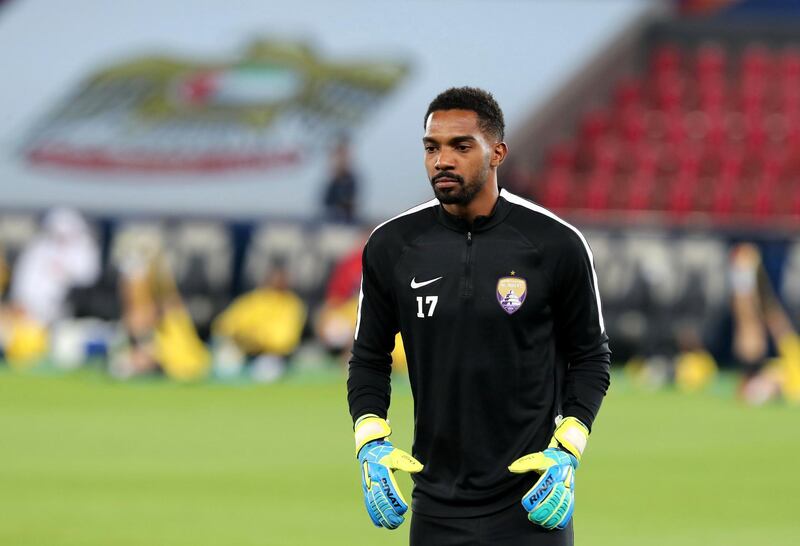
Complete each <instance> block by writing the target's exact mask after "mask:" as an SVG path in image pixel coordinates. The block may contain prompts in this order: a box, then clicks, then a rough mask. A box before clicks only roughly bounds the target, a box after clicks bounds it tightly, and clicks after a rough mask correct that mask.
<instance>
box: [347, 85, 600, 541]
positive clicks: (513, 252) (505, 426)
mask: <svg viewBox="0 0 800 546" xmlns="http://www.w3.org/2000/svg"><path fill="white" fill-rule="evenodd" d="M424 123H425V135H424V138H423V152H424V157H425V167H426V170H427V172H428V177H429V180H430V183H431V186H432V189H433V192H434V196H435V199H432V200H430V201H428V202H427V203H423V204H421V205H419V206H417V207H414V208H412V209H410V210H408V211H406V212H405V213H403V214H401V215H399V216H397V217H395V218H393V219H391V220H389V221H387V222H385V223H384V224H382V225H380V226H378V227H377V228H376V229H375V231H373V233H372V235H371V236H370V238H369V240H368V241H367V244H366V246H365V248H364V252H363V257H362V263H363V268H362V282H361V293H360V296H359V310H358V319H357V324H356V333H355V342H354V345H353V355H352V358H351V360H350V368H349V378H348V402H349V406H350V413H351V415H352V417H353V422H354V432H355V453H356V456H357V458H358V462H359V470H360V478H361V488H362V492H363V495H364V504H365V507H366V512H367V514H368V516H369V518H370V519H371V521H372V523H373V524H374V525H375V526H377V527H381V528H385V529H396V528H398V527H399V526H400V525H401V524H402V523H403V521H404V519H405V518H406V517H407V515H408V514H407V512H408V510H409V503H408V502H407V500H406V499H405V498H404V497H403V496H402V494H401V492H400V490H399V489H398V487H397V483H396V481H395V477H394V473H395V471H403V472H409V473H411V476H412V478H413V480H414V490H413V495H412V499H411V503H410V508H412V509H413V512H414V517H413V519H412V520H411V525H410V542H411V544H412V546H427V545H430V546H443V545H471V544H491V545H492V546H525V545H536V546H545V545H553V546H561V545H571V544H573V530H572V520H573V514H574V512H575V510H576V509H575V483H576V470H578V467H579V463H580V462H581V458H582V455H583V452H584V449H585V447H586V444H587V440H588V437H589V432H590V430H591V427H592V423H593V421H594V418H595V416H596V415H597V412H598V410H599V408H600V404H601V402H602V399H603V397H604V396H605V393H606V390H607V389H608V385H609V371H608V370H609V363H610V358H611V356H610V351H609V349H608V337H607V336H606V334H605V328H604V325H603V316H602V312H601V306H600V298H599V295H598V290H597V278H596V275H595V271H594V264H593V259H592V254H591V250H590V249H589V246H588V244H587V242H586V240H585V239H584V237H583V235H581V233H580V232H579V231H578V230H577V229H575V228H574V227H572V226H571V225H569V224H567V223H566V222H564V221H563V220H561V219H560V218H558V217H557V216H555V215H554V214H553V213H551V212H550V211H548V210H546V209H543V208H542V207H539V206H538V205H536V204H534V203H531V202H529V201H526V200H524V199H522V198H520V197H517V196H516V195H514V194H512V193H510V192H508V191H507V190H505V189H503V190H501V189H499V188H498V185H497V184H498V182H497V169H498V167H499V165H500V164H501V163H502V162H503V160H504V159H505V157H506V153H507V147H506V144H505V143H504V142H503V131H504V123H503V114H502V112H501V110H500V108H499V106H498V105H497V103H496V102H495V100H494V98H493V97H492V95H491V94H489V93H487V92H486V91H483V90H480V89H475V88H470V87H463V88H454V89H449V90H447V91H445V92H444V93H442V94H440V95H439V96H438V97H436V99H434V101H433V102H432V103H431V104H430V106H429V108H428V112H427V113H426V115H425V122H424ZM398 331H399V332H400V333H401V334H402V339H403V344H404V347H405V351H406V355H407V360H408V374H409V379H410V382H411V390H412V394H413V396H414V424H415V429H414V444H413V446H412V447H411V449H410V450H409V451H410V452H406V451H403V450H402V449H400V448H401V447H402V448H405V449H408V446H398V447H395V446H394V445H393V444H392V442H391V440H390V434H391V428H390V426H389V423H388V421H387V413H388V409H389V399H390V371H391V358H390V353H391V351H392V348H393V346H394V339H395V334H396V332H398Z"/></svg>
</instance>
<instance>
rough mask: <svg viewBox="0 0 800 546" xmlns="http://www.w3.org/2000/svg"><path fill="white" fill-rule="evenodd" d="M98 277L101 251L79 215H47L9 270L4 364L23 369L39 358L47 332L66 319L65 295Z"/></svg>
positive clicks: (45, 345)
mask: <svg viewBox="0 0 800 546" xmlns="http://www.w3.org/2000/svg"><path fill="white" fill-rule="evenodd" d="M99 276H100V251H99V249H98V246H97V243H96V241H95V240H94V237H93V236H92V233H91V229H90V228H89V225H88V224H87V223H86V220H85V219H84V218H83V216H81V215H80V213H78V212H77V211H74V210H71V209H65V208H58V209H54V210H51V211H50V212H48V213H47V214H46V215H45V217H44V219H43V222H42V227H41V231H40V233H39V234H38V235H37V236H36V237H35V238H34V239H33V240H32V241H31V242H30V243H29V244H28V245H27V246H26V247H25V249H24V250H23V251H22V253H21V254H20V256H19V258H18V259H17V262H16V263H15V264H14V266H13V273H12V276H11V287H10V307H9V309H7V310H6V312H5V313H4V316H5V318H4V319H3V320H2V322H0V330H2V332H0V338H1V339H0V343H2V344H3V346H4V352H5V356H6V359H7V360H8V362H9V363H10V364H11V365H12V366H25V365H30V364H32V363H35V362H36V361H38V360H39V359H41V358H42V357H43V356H44V355H45V353H46V352H47V349H48V330H49V329H50V328H52V327H53V326H55V325H56V323H57V322H58V321H60V320H61V319H63V318H65V317H66V316H68V310H67V308H66V301H67V296H68V294H69V291H70V290H71V289H73V288H76V287H84V286H90V285H91V284H93V283H94V282H96V281H97V279H98V277H99Z"/></svg>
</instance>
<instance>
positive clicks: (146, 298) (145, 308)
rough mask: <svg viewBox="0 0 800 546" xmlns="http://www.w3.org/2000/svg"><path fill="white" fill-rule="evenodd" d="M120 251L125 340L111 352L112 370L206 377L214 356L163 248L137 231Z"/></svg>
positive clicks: (121, 373)
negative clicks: (137, 234)
mask: <svg viewBox="0 0 800 546" xmlns="http://www.w3.org/2000/svg"><path fill="white" fill-rule="evenodd" d="M120 253H121V256H119V257H118V263H119V275H120V278H119V292H120V299H121V302H122V325H123V329H124V332H125V339H124V341H123V342H122V343H121V344H120V345H119V346H118V347H116V349H115V350H114V352H113V354H112V357H111V361H110V371H111V374H112V375H114V376H115V377H117V378H120V379H128V378H131V377H134V376H137V375H141V374H146V373H150V372H155V371H162V372H163V373H165V374H166V375H167V376H168V377H170V378H172V379H177V380H181V381H191V380H197V379H200V378H202V377H204V376H205V375H206V373H207V371H208V368H209V365H210V355H209V352H208V350H207V349H206V347H205V345H204V344H203V342H202V341H201V340H200V338H199V336H198V335H197V330H196V328H195V325H194V323H193V322H192V318H191V316H190V315H189V312H188V311H187V310H186V306H185V305H184V303H183V300H182V298H181V295H180V292H179V291H178V289H177V287H176V285H175V279H174V276H173V275H172V272H171V271H170V268H169V266H168V265H167V263H166V260H165V259H164V257H163V253H162V249H161V248H160V247H159V246H158V245H157V244H156V243H153V242H152V241H148V240H145V239H141V238H138V237H137V236H136V235H135V234H132V235H131V236H129V237H128V238H127V239H126V240H125V241H124V242H123V243H121V244H120Z"/></svg>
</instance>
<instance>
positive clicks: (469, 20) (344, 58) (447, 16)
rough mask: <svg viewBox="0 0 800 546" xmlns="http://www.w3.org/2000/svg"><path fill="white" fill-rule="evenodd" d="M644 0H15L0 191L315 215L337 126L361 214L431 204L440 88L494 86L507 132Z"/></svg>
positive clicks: (103, 203) (72, 200) (35, 203)
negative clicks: (428, 140) (433, 125)
mask: <svg viewBox="0 0 800 546" xmlns="http://www.w3.org/2000/svg"><path fill="white" fill-rule="evenodd" d="M650 4H651V3H650V2H642V1H640V0H618V1H615V2H608V3H607V2H603V3H594V2H582V1H577V0H573V1H560V2H512V1H503V2H494V3H492V4H491V5H489V4H486V3H485V2H478V1H462V2H421V1H409V2H400V3H386V2H378V3H376V2H369V1H364V0H354V1H350V2H346V3H331V2H323V1H320V0H302V1H298V2H292V3H289V4H286V3H280V4H278V3H274V2H262V1H255V0H247V1H244V2H237V3H236V8H235V9H232V8H231V6H230V4H229V3H225V2H222V1H220V0H204V1H200V2H192V3H191V4H190V5H187V4H186V3H183V2H167V3H164V2H157V1H156V0H142V1H139V2H132V3H125V4H110V3H107V2H102V1H99V0H82V1H77V2H73V3H71V4H70V8H69V9H67V10H60V11H59V13H58V15H57V16H55V15H54V13H53V6H52V3H51V2H46V1H44V0H28V1H20V2H12V3H11V4H9V5H8V6H7V7H6V9H4V10H3V13H2V17H0V62H2V64H3V66H4V67H5V68H6V71H7V73H9V74H13V77H10V78H8V79H7V80H6V81H4V85H3V86H2V87H0V105H1V106H0V115H2V119H3V124H2V125H1V126H0V194H2V202H1V203H0V204H1V205H2V206H3V207H4V208H16V209H26V208H36V209H43V208H47V207H50V206H54V205H62V206H74V207H77V208H79V209H81V210H84V211H90V212H91V211H94V212H102V213H118V212H127V213H130V212H134V213H135V212H149V213H158V214H161V213H177V214H186V213H193V214H203V215H216V216H228V217H231V216H242V215H261V214H273V215H274V214H281V215H294V216H297V215H302V216H306V217H307V216H309V215H311V214H313V213H314V212H316V209H317V208H318V207H319V201H320V193H321V186H322V183H323V182H324V178H325V173H326V168H327V165H328V152H329V151H330V150H331V149H333V148H334V147H335V146H336V145H337V143H338V141H339V140H341V139H347V140H348V141H349V142H350V144H351V146H352V148H353V156H354V163H355V164H356V165H358V171H359V173H358V174H359V178H360V180H362V181H363V185H362V187H361V191H360V194H359V199H360V207H359V208H360V209H361V210H363V211H365V213H364V216H365V217H366V218H368V219H370V220H372V219H380V218H385V217H387V216H389V215H392V214H396V213H397V212H398V211H401V210H403V209H405V208H408V207H410V206H412V205H414V204H415V203H418V202H420V201H422V200H425V199H428V198H429V195H430V189H429V185H428V183H427V181H426V178H425V173H424V169H423V165H422V154H421V144H420V138H421V135H422V124H423V120H422V118H423V114H424V112H425V108H426V107H427V104H428V103H429V101H430V100H431V99H432V98H433V97H434V96H435V95H436V94H437V93H438V92H440V91H442V90H443V89H445V88H447V87H450V86H454V85H464V84H470V85H477V86H483V87H486V88H487V89H490V90H492V91H493V92H494V93H495V94H496V96H497V98H498V100H499V102H500V104H502V106H503V109H504V110H505V114H506V118H507V123H508V126H509V132H512V131H513V130H514V128H515V127H516V126H517V124H519V123H521V122H522V120H523V119H524V118H525V117H526V116H528V115H529V114H530V113H531V112H533V111H535V109H536V107H537V105H538V104H539V103H541V102H542V101H543V100H544V99H545V98H547V97H548V96H549V95H551V94H552V93H553V92H554V91H555V90H556V89H558V88H559V87H560V86H561V85H563V83H564V82H565V81H566V80H568V79H569V78H570V77H571V76H572V75H573V72H574V70H575V69H576V68H577V67H580V66H581V65H582V64H583V63H585V62H586V61H587V60H588V59H590V58H592V55H593V54H594V53H595V52H596V50H597V48H598V44H604V43H606V42H608V41H609V40H611V39H613V37H614V36H615V35H616V33H617V32H618V31H619V29H620V28H623V27H625V25H626V24H628V23H629V22H630V21H631V20H633V19H635V18H636V17H637V16H638V15H640V14H641V13H642V12H643V11H644V10H646V9H647V8H648V7H649V5H650ZM488 19H490V21H489V20H488ZM565 21H569V27H570V36H569V39H568V40H563V39H562V38H563V37H562V36H561V35H560V34H561V33H562V30H561V29H562V28H563V23H564V22H565ZM487 27H490V28H491V32H492V33H493V34H489V35H488V36H496V38H491V39H486V35H484V31H485V30H488V29H487ZM473 35H474V36H473ZM554 43H558V44H559V46H558V47H557V48H554V47H553V44H554ZM531 67H535V69H531ZM465 78H466V79H465ZM512 147H513V143H512Z"/></svg>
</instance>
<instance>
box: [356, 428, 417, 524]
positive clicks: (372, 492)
mask: <svg viewBox="0 0 800 546" xmlns="http://www.w3.org/2000/svg"><path fill="white" fill-rule="evenodd" d="M358 461H359V462H360V463H361V490H362V491H363V493H364V504H365V505H366V506H367V513H368V514H369V517H370V519H372V523H374V524H375V526H376V527H385V528H386V529H397V528H398V527H399V526H400V524H402V523H403V521H404V520H405V518H404V517H403V514H405V513H406V512H407V511H408V504H407V503H406V501H405V499H404V498H403V495H402V494H401V493H400V488H399V487H398V486H397V482H396V481H395V479H394V471H395V470H404V471H406V472H411V473H414V472H419V471H420V470H422V465H421V464H420V462H419V461H417V460H416V459H415V458H414V457H412V456H411V455H409V454H408V453H406V452H405V451H403V450H401V449H397V448H395V447H394V446H393V445H392V444H391V442H389V441H387V440H373V441H371V442H368V443H366V444H365V445H364V446H363V447H362V448H361V449H360V450H359V452H358Z"/></svg>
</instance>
